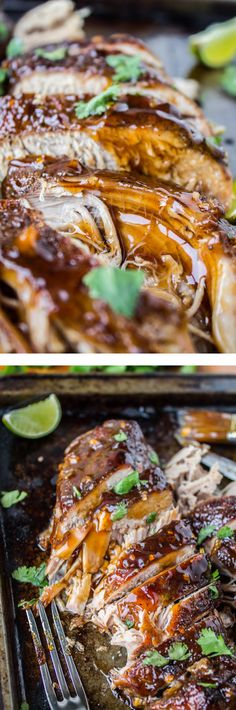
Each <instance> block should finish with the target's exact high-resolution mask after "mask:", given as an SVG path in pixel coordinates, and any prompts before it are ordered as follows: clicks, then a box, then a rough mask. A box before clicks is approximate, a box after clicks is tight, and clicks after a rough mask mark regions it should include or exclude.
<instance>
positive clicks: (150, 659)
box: [143, 651, 169, 668]
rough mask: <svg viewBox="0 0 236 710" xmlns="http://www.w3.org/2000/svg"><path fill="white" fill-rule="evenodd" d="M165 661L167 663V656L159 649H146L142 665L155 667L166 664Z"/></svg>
mask: <svg viewBox="0 0 236 710" xmlns="http://www.w3.org/2000/svg"><path fill="white" fill-rule="evenodd" d="M167 663H169V661H168V658H165V656H162V654H161V653H159V651H147V653H146V656H145V658H144V661H143V665H144V666H156V667H157V668H162V667H163V666H167Z"/></svg>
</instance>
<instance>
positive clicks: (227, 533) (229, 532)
mask: <svg viewBox="0 0 236 710" xmlns="http://www.w3.org/2000/svg"><path fill="white" fill-rule="evenodd" d="M216 536H217V537H218V538H219V540H224V539H225V538H226V537H234V531H233V529H232V528H231V527H230V526H229V525H223V527H222V528H220V530H218V532H217V533H216Z"/></svg>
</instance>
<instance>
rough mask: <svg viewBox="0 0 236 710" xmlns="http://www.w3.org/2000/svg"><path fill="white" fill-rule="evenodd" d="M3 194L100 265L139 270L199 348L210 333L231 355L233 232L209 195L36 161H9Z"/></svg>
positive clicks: (235, 346) (235, 316)
mask: <svg viewBox="0 0 236 710" xmlns="http://www.w3.org/2000/svg"><path fill="white" fill-rule="evenodd" d="M3 194H4V196H5V197H6V198H10V199H12V198H17V197H18V198H19V197H20V198H27V201H28V203H29V205H30V206H31V207H32V208H33V209H37V210H41V212H42V214H43V218H44V220H45V222H46V224H47V225H48V226H49V227H51V228H52V227H53V228H54V229H56V230H57V231H58V232H60V233H61V234H62V235H64V236H66V237H67V238H68V239H71V240H72V241H73V243H74V244H76V245H77V246H81V248H84V249H86V250H87V251H88V252H89V253H90V254H94V253H95V254H96V255H97V257H98V258H99V261H100V262H101V263H104V264H108V263H109V264H111V265H114V266H116V267H120V268H122V269H124V268H135V269H142V271H143V273H144V274H145V281H144V287H145V289H147V290H148V292H149V293H152V294H156V295H157V296H158V297H160V298H162V299H165V301H166V302H167V303H170V304H173V307H175V308H176V309H178V310H179V311H180V312H181V311H182V312H183V314H184V315H185V317H186V318H187V319H188V323H189V332H190V334H191V335H192V337H193V338H194V337H195V338H196V335H197V336H199V340H198V343H197V349H201V348H204V346H205V340H204V338H205V337H206V338H210V339H211V338H212V337H213V342H214V343H215V345H216V347H217V348H218V349H219V350H221V351H222V352H236V340H235V337H236V336H235V334H236V308H235V302H236V257H235V243H236V242H235V239H236V230H235V229H234V228H233V227H230V226H229V225H228V223H227V222H226V220H224V219H223V212H222V211H221V209H220V207H219V205H218V203H216V202H215V201H214V200H210V199H209V200H206V199H204V198H203V197H202V196H200V195H199V194H198V193H189V192H187V191H181V190H180V189H177V188H174V187H173V186H172V185H171V184H168V185H166V184H165V183H162V182H161V181H159V180H158V181H154V180H152V179H150V178H149V179H148V178H142V177H141V176H139V175H137V174H136V175H132V176H131V175H130V174H129V173H117V172H113V171H104V170H99V171H98V170H97V171H94V170H87V169H84V168H83V167H82V166H81V164H79V163H78V162H77V161H67V160H64V161H63V160H61V161H55V160H53V159H51V160H49V159H47V160H43V159H36V158H34V159H30V158H29V159H27V160H26V159H25V160H22V161H20V160H15V161H12V163H11V164H10V167H9V172H8V176H7V178H6V179H5V181H4V183H3ZM207 306H208V312H207ZM209 311H210V312H211V319H210V320H209V317H208V316H209ZM201 338H202V340H201ZM186 345H187V341H186ZM194 346H196V341H194V340H193V348H194Z"/></svg>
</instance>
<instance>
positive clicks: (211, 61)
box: [189, 17, 236, 69]
mask: <svg viewBox="0 0 236 710" xmlns="http://www.w3.org/2000/svg"><path fill="white" fill-rule="evenodd" d="M189 41H190V47H191V50H192V51H193V52H194V54H196V55H197V57H198V59H200V60H201V62H202V63H203V64H206V66H207V67H213V68H216V69H217V68H218V67H223V66H225V64H228V63H229V62H230V61H231V59H233V57H234V56H235V54H236V17H233V19H232V20H227V22H221V23H220V24H217V25H210V26H209V27H207V28H206V30H204V31H203V32H199V33H198V34H196V35H192V36H191V37H190V39H189Z"/></svg>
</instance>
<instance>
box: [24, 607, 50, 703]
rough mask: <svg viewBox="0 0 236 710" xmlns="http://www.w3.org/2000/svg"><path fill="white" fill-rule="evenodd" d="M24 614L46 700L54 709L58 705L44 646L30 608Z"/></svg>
mask: <svg viewBox="0 0 236 710" xmlns="http://www.w3.org/2000/svg"><path fill="white" fill-rule="evenodd" d="M26 614H27V619H28V624H29V627H30V631H31V636H32V639H33V644H34V648H35V652H36V657H37V661H38V664H39V669H40V673H41V677H42V681H43V685H44V690H45V693H46V696H47V700H48V702H49V705H50V708H52V710H53V709H55V710H56V708H57V707H58V705H57V697H56V693H55V691H54V688H53V685H52V680H51V677H50V673H49V669H48V664H47V662H46V658H45V654H44V648H43V646H42V643H41V639H40V636H39V632H38V627H37V624H36V621H35V618H34V615H33V612H32V611H31V609H26Z"/></svg>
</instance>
